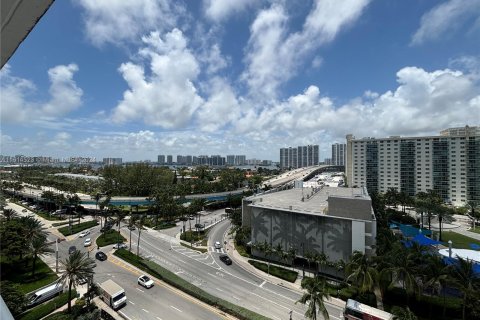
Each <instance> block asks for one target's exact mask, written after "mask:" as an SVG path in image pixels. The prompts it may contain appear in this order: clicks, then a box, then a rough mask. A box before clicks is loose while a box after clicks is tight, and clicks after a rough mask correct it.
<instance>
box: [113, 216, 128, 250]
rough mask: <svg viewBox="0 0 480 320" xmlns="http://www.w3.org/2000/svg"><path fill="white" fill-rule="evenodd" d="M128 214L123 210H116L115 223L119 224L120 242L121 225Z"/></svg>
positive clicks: (119, 236) (119, 237)
mask: <svg viewBox="0 0 480 320" xmlns="http://www.w3.org/2000/svg"><path fill="white" fill-rule="evenodd" d="M126 216H127V215H126V214H125V212H123V210H115V224H116V225H117V226H118V241H117V242H118V243H120V239H121V235H120V226H121V225H122V222H123V220H125V217H126Z"/></svg>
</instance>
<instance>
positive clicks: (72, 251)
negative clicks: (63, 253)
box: [68, 246, 77, 254]
mask: <svg viewBox="0 0 480 320" xmlns="http://www.w3.org/2000/svg"><path fill="white" fill-rule="evenodd" d="M75 251H77V247H75V246H71V247H70V248H68V254H72V253H74V252H75Z"/></svg>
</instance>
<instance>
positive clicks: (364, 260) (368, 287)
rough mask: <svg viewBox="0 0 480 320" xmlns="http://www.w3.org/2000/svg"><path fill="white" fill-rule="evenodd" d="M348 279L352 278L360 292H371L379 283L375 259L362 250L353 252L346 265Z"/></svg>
mask: <svg viewBox="0 0 480 320" xmlns="http://www.w3.org/2000/svg"><path fill="white" fill-rule="evenodd" d="M345 271H346V273H347V281H349V280H351V281H352V283H353V284H355V285H356V286H357V287H358V289H359V292H360V293H365V292H371V291H373V290H374V288H375V285H376V284H377V279H378V272H377V269H376V268H375V267H374V265H373V261H372V260H371V259H369V258H368V257H367V256H366V255H365V254H363V253H362V252H360V251H355V252H354V253H353V256H352V259H351V260H350V261H349V262H348V263H347V265H346V267H345Z"/></svg>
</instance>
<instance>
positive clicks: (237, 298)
mask: <svg viewBox="0 0 480 320" xmlns="http://www.w3.org/2000/svg"><path fill="white" fill-rule="evenodd" d="M232 297H233V299H235V300H241V299H240V298H239V297H236V296H232Z"/></svg>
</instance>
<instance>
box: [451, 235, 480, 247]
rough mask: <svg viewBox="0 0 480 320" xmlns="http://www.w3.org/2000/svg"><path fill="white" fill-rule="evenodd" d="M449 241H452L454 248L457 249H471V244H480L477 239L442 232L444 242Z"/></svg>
mask: <svg viewBox="0 0 480 320" xmlns="http://www.w3.org/2000/svg"><path fill="white" fill-rule="evenodd" d="M448 240H452V247H453V248H457V249H471V248H470V245H469V244H470V243H478V244H480V241H478V240H476V239H473V238H470V237H467V236H464V235H461V234H459V233H456V232H453V231H446V232H445V231H444V232H442V241H443V242H445V243H447V242H448Z"/></svg>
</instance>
